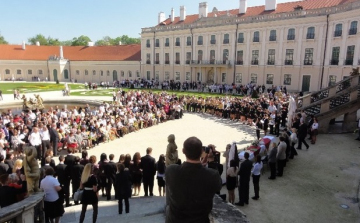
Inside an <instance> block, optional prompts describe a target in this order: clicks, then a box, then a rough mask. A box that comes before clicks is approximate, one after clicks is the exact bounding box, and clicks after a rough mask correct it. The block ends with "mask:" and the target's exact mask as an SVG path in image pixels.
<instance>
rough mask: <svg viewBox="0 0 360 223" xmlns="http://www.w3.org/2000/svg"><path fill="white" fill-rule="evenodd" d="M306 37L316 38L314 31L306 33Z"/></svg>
mask: <svg viewBox="0 0 360 223" xmlns="http://www.w3.org/2000/svg"><path fill="white" fill-rule="evenodd" d="M306 39H315V34H314V33H308V34H306Z"/></svg>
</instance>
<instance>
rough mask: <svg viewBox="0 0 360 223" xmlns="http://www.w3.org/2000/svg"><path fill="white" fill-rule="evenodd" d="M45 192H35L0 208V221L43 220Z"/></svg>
mask: <svg viewBox="0 0 360 223" xmlns="http://www.w3.org/2000/svg"><path fill="white" fill-rule="evenodd" d="M44 196H45V194H44V193H42V192H39V193H35V194H33V195H31V196H29V197H28V198H25V199H24V200H22V201H20V202H17V203H15V204H12V205H10V206H7V207H4V208H2V209H0V220H1V222H15V223H23V222H34V221H35V222H40V223H42V222H45V220H44V212H43V206H44V204H43V199H44Z"/></svg>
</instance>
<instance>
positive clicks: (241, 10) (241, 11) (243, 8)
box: [239, 0, 247, 14]
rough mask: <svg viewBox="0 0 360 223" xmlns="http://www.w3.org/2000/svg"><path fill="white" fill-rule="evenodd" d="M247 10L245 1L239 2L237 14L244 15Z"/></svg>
mask: <svg viewBox="0 0 360 223" xmlns="http://www.w3.org/2000/svg"><path fill="white" fill-rule="evenodd" d="M246 10H247V2H246V0H240V6H239V14H245V13H246Z"/></svg>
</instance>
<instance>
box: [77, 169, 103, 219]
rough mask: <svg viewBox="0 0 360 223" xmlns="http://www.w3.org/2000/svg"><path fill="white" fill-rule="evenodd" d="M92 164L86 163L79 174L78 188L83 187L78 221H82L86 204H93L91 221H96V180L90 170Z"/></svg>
mask: <svg viewBox="0 0 360 223" xmlns="http://www.w3.org/2000/svg"><path fill="white" fill-rule="evenodd" d="M92 169H93V168H92V165H91V164H90V163H88V164H86V165H85V167H84V171H83V173H82V175H81V182H80V189H83V190H84V192H83V196H82V199H81V203H82V209H81V215H80V223H82V222H84V219H85V213H86V208H87V206H88V204H91V205H92V206H93V222H96V219H97V214H98V202H99V200H98V187H97V185H98V182H97V179H96V176H95V175H94V174H93V172H92Z"/></svg>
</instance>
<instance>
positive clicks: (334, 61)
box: [330, 46, 340, 65]
mask: <svg viewBox="0 0 360 223" xmlns="http://www.w3.org/2000/svg"><path fill="white" fill-rule="evenodd" d="M339 55H340V47H339V46H336V47H333V48H332V55H331V61H330V64H331V65H339Z"/></svg>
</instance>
